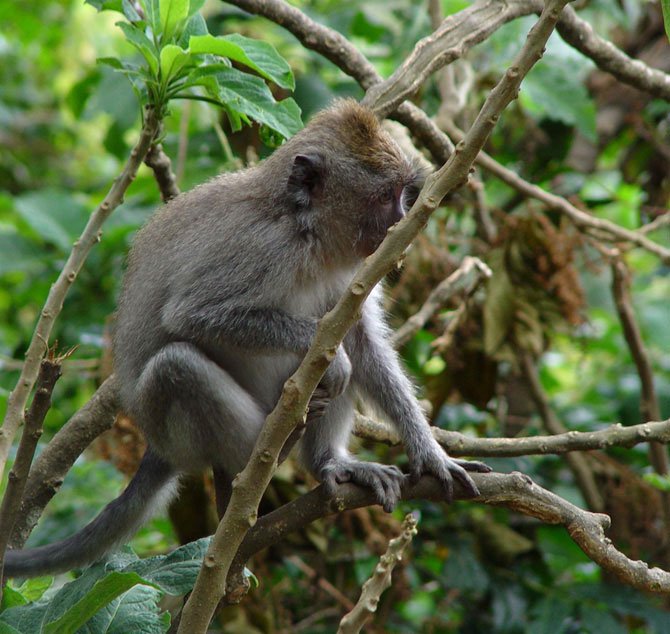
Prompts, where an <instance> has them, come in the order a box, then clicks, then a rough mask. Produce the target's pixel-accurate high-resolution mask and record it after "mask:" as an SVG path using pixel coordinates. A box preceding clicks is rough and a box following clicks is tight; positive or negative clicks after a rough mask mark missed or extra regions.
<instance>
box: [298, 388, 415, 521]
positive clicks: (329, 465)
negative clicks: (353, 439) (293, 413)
mask: <svg viewBox="0 0 670 634" xmlns="http://www.w3.org/2000/svg"><path fill="white" fill-rule="evenodd" d="M353 419H354V407H353V401H352V396H351V391H349V390H348V391H346V392H345V393H344V394H342V395H341V396H338V397H337V398H335V399H333V400H332V401H331V403H330V404H329V405H328V407H327V408H326V410H325V412H324V414H323V416H322V417H321V418H319V419H317V420H311V421H310V422H309V424H308V425H307V430H306V432H305V436H304V438H303V439H302V445H301V456H302V460H303V462H304V463H305V464H306V466H307V467H308V468H309V469H310V470H311V471H312V473H313V474H314V476H315V477H316V478H317V479H318V480H320V481H321V482H322V483H323V484H324V486H325V487H326V489H327V490H328V491H329V493H330V494H331V495H332V494H333V493H334V492H335V489H336V487H337V485H338V484H341V483H343V482H353V483H355V484H359V485H361V486H364V487H368V488H370V489H372V491H373V492H374V494H375V496H376V498H377V502H378V503H379V504H381V505H382V506H383V507H384V510H385V511H388V512H390V511H392V510H393V508H394V507H395V505H396V503H397V502H398V499H399V498H400V487H401V485H402V483H403V480H404V475H403V473H402V472H401V471H400V469H398V468H397V467H394V466H388V465H382V464H378V463H376V462H364V461H362V460H358V459H357V458H356V457H354V456H352V455H351V454H350V453H349V452H348V451H347V445H348V444H349V437H350V432H351V426H352V424H353Z"/></svg>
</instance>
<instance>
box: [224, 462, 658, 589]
mask: <svg viewBox="0 0 670 634" xmlns="http://www.w3.org/2000/svg"><path fill="white" fill-rule="evenodd" d="M472 478H473V479H474V481H475V483H476V484H477V487H478V489H479V492H480V495H479V497H478V498H475V500H474V501H475V502H480V503H482V504H490V505H492V506H501V507H504V508H508V509H510V510H512V511H517V512H519V513H523V514H524V515H528V516H530V517H534V518H536V519H538V520H540V521H541V522H544V523H546V524H561V525H563V526H565V528H566V530H567V531H568V533H569V534H570V537H572V539H573V540H574V541H575V542H576V543H577V545H578V546H579V547H580V548H581V549H582V550H583V551H584V553H586V555H587V556H588V557H589V558H590V559H592V560H593V561H594V562H596V563H597V564H598V565H599V566H600V567H601V568H602V569H603V570H605V571H606V572H608V573H611V574H613V575H615V576H616V577H617V578H619V579H620V580H621V581H623V582H625V583H627V584H629V585H631V586H633V587H635V588H638V589H640V590H645V591H648V592H660V593H664V594H668V593H670V573H668V572H666V571H665V570H662V569H660V568H649V567H648V566H647V564H645V563H644V562H642V561H635V560H632V559H629V558H628V557H626V556H625V555H624V554H623V553H621V552H620V551H619V550H617V549H616V548H615V546H614V545H613V544H612V542H611V541H610V540H609V539H607V538H606V537H605V531H606V530H607V529H608V528H609V525H610V518H609V517H608V516H607V515H603V514H601V513H591V512H590V511H585V510H583V509H580V508H578V507H577V506H575V505H573V504H571V503H570V502H568V501H567V500H564V499H563V498H561V497H559V496H558V495H555V494H554V493H551V492H550V491H547V490H546V489H543V488H542V487H541V486H539V485H537V484H535V483H534V482H533V481H532V480H531V479H530V478H528V477H527V476H525V475H523V474H521V473H510V474H502V473H485V474H480V473H473V474H472ZM454 497H455V499H463V490H462V489H461V488H460V485H457V486H456V487H455V491H454ZM419 499H420V500H432V501H436V502H442V501H444V491H443V490H441V488H440V486H439V483H438V482H437V480H435V479H434V478H431V477H423V478H421V479H420V480H419V482H417V483H416V484H415V485H410V484H407V485H406V486H405V487H404V488H403V500H419ZM374 503H375V500H374V495H373V494H372V493H371V492H370V491H368V490H366V489H362V488H360V487H357V486H355V485H353V484H343V485H340V487H339V488H338V490H337V493H336V495H335V496H334V497H333V498H329V497H327V496H326V494H325V492H324V490H323V487H317V488H316V489H314V490H312V491H310V492H309V493H307V494H305V495H303V496H302V497H300V498H298V499H297V500H293V501H291V502H289V503H288V504H285V505H284V506H282V507H281V508H279V509H277V510H275V511H273V512H272V513H268V514H267V515H264V516H263V517H261V518H260V519H259V520H258V522H257V523H256V525H255V526H254V527H253V528H252V529H251V530H250V531H249V532H248V533H247V536H246V537H245V539H244V541H243V542H242V545H241V546H240V549H239V552H238V554H237V556H236V558H235V563H234V569H239V568H241V567H242V566H244V563H245V562H246V561H247V560H248V559H249V558H250V557H251V556H252V555H253V554H254V553H257V552H258V551H260V550H263V549H264V548H267V547H268V546H271V545H272V544H274V543H276V542H278V541H280V540H282V539H283V538H284V537H285V536H286V535H287V534H289V533H291V532H293V531H295V530H298V529H300V528H303V527H305V526H306V525H307V524H309V523H311V522H313V521H314V520H317V519H320V518H322V517H326V516H328V515H332V514H334V513H341V512H342V511H344V510H350V509H356V508H360V507H362V506H370V505H372V504H374Z"/></svg>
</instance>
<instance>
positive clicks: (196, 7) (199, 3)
mask: <svg viewBox="0 0 670 634" xmlns="http://www.w3.org/2000/svg"><path fill="white" fill-rule="evenodd" d="M204 4H205V0H191V2H190V3H189V5H188V15H189V17H190V16H192V15H194V14H195V13H197V12H198V11H200V9H202V7H203V5H204Z"/></svg>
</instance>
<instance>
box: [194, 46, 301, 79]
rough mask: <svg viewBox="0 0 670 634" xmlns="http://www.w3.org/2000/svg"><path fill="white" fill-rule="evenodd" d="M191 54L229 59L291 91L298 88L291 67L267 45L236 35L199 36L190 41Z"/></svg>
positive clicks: (272, 47)
mask: <svg viewBox="0 0 670 634" xmlns="http://www.w3.org/2000/svg"><path fill="white" fill-rule="evenodd" d="M189 48H190V50H191V53H197V54H210V55H219V56H221V57H227V58H228V59H232V60H234V61H236V62H239V63H240V64H244V65H245V66H248V67H249V68H251V69H252V70H255V71H256V72H257V73H258V74H259V75H261V76H262V77H265V79H269V80H270V81H273V82H274V83H275V84H277V85H278V86H280V87H282V88H286V89H288V90H293V88H295V81H294V79H293V73H292V72H291V68H290V66H289V65H288V64H287V63H286V60H285V59H284V58H283V57H282V56H281V55H279V53H277V50H276V49H275V48H274V46H272V45H271V44H268V43H267V42H261V41H259V40H253V39H251V38H248V37H244V36H242V35H238V34H233V35H226V36H225V37H214V36H213V35H209V34H208V35H196V36H193V37H191V39H190V41H189Z"/></svg>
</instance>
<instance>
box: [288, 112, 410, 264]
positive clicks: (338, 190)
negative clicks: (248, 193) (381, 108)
mask: <svg viewBox="0 0 670 634" xmlns="http://www.w3.org/2000/svg"><path fill="white" fill-rule="evenodd" d="M281 151H282V154H283V155H284V157H285V158H284V160H286V161H287V163H289V165H290V167H289V175H288V181H287V189H288V194H289V201H290V206H292V210H291V212H292V213H294V214H296V218H297V219H298V226H299V230H300V231H301V232H302V233H303V234H304V235H305V237H306V238H308V237H313V238H316V239H317V240H318V241H319V243H320V244H322V245H323V247H324V249H325V251H326V255H327V256H330V257H333V258H335V259H337V260H340V261H342V260H349V259H358V258H364V257H366V256H368V255H370V254H371V253H372V252H373V251H374V250H375V249H376V248H377V247H378V246H379V245H380V243H381V241H382V240H383V239H384V236H385V235H386V232H387V231H388V229H389V227H391V226H392V225H394V224H395V223H396V222H398V221H399V220H400V219H401V218H402V217H403V216H404V215H405V213H406V212H407V211H408V210H409V208H410V207H411V206H412V205H413V204H414V201H415V200H416V197H417V196H418V193H419V190H420V188H421V184H422V181H423V174H421V173H420V170H419V169H418V168H417V167H416V166H415V165H413V164H412V163H411V162H410V161H409V160H408V159H407V158H406V157H405V155H404V154H403V152H402V151H401V150H400V148H399V147H398V145H397V144H396V143H395V141H393V139H392V138H391V136H390V135H389V134H388V133H387V132H386V131H385V130H384V129H383V128H382V126H381V125H380V123H379V121H378V120H377V118H376V117H375V115H374V114H373V113H372V111H371V110H369V109H367V108H365V107H363V106H361V105H360V104H358V103H357V102H356V101H354V100H349V99H348V100H341V101H338V102H336V104H335V105H334V106H333V107H331V108H329V109H328V110H325V111H323V112H321V113H320V114H318V115H317V116H316V117H315V118H314V119H313V120H312V121H311V122H310V123H309V125H308V126H307V127H306V128H305V129H304V130H302V131H301V132H300V133H298V134H297V135H296V136H295V137H293V138H292V139H291V140H290V141H289V142H288V143H286V145H284V146H283V147H282V148H281ZM286 153H288V160H287V159H286Z"/></svg>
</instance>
